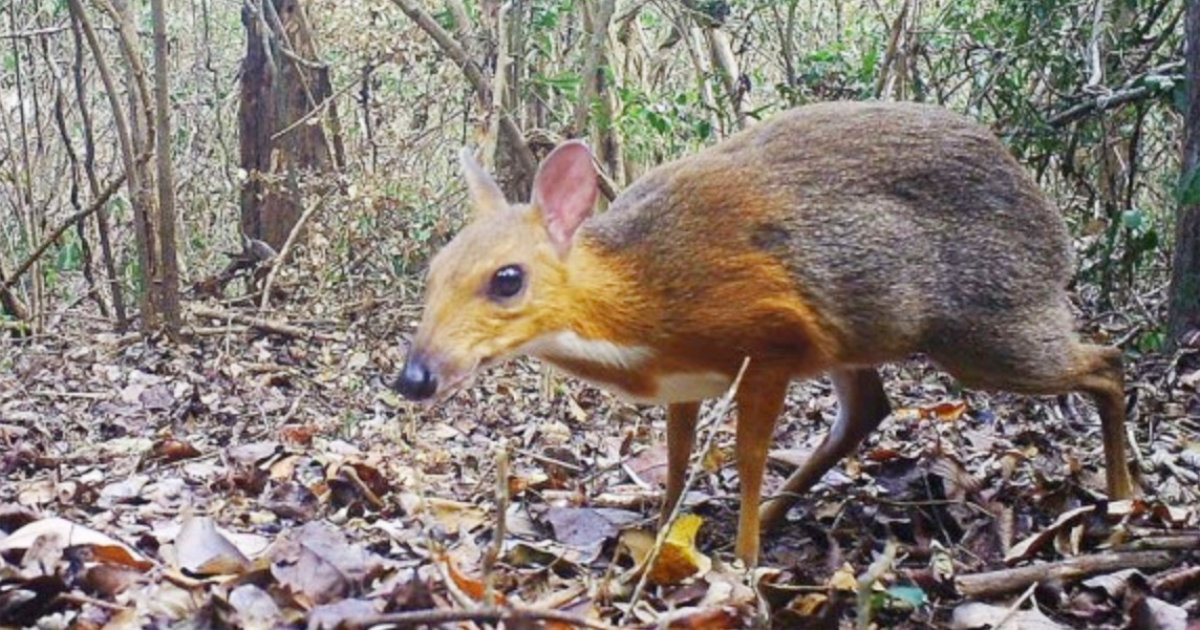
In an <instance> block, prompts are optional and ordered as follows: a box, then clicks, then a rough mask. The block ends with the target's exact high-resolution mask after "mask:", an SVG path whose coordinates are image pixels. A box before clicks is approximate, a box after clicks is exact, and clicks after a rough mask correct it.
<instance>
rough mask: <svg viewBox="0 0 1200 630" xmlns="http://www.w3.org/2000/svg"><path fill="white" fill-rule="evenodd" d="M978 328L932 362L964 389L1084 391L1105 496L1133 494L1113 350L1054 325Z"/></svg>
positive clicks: (1122, 390)
mask: <svg viewBox="0 0 1200 630" xmlns="http://www.w3.org/2000/svg"><path fill="white" fill-rule="evenodd" d="M1042 322H1044V323H1043V325H1041V326H1037V325H1032V326H1031V325H1030V324H1029V323H1025V324H1022V325H1019V326H1006V327H999V326H998V327H994V328H984V329H985V330H989V332H990V334H988V335H987V336H986V339H985V338H984V336H982V335H980V336H977V337H975V339H974V343H970V344H955V347H954V348H951V347H949V346H944V347H943V348H941V349H940V350H939V351H938V352H936V353H931V354H932V356H933V358H934V360H935V361H937V362H938V363H939V364H941V365H942V366H943V367H945V368H946V369H947V370H948V371H949V372H950V373H951V374H953V375H954V376H955V377H956V378H958V379H959V380H960V381H962V382H963V384H965V385H967V386H969V387H978V388H984V389H1003V390H1008V391H1012V392H1017V393H1024V394H1064V393H1067V392H1072V391H1078V392H1086V393H1087V394H1089V395H1090V396H1091V397H1092V399H1093V400H1095V402H1096V408H1097V411H1098V412H1099V414H1100V427H1101V434H1102V436H1103V440H1104V466H1105V468H1104V471H1105V479H1106V481H1107V486H1108V496H1109V498H1111V499H1128V498H1132V497H1133V495H1134V484H1133V478H1132V477H1131V475H1130V473H1129V460H1128V455H1127V451H1126V447H1125V439H1126V438H1125V379H1124V376H1123V374H1122V369H1121V352H1120V351H1119V350H1117V349H1116V348H1108V347H1104V346H1096V345H1090V344H1084V343H1080V342H1079V341H1077V340H1076V339H1075V337H1074V336H1073V335H1072V334H1070V333H1069V332H1063V329H1062V328H1061V327H1058V326H1055V325H1054V318H1046V319H1045V320H1042Z"/></svg>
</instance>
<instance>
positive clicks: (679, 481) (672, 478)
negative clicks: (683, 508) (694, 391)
mask: <svg viewBox="0 0 1200 630" xmlns="http://www.w3.org/2000/svg"><path fill="white" fill-rule="evenodd" d="M699 415H700V403H698V402H686V403H674V404H671V405H668V406H667V497H666V499H665V500H664V501H663V506H662V515H661V516H660V517H659V519H658V520H659V525H666V523H667V517H668V516H670V514H671V510H673V509H675V502H676V501H678V500H679V497H680V495H682V494H683V482H684V480H685V479H686V478H687V468H688V460H689V459H690V458H691V456H692V448H693V447H694V446H695V442H696V418H697V417H699Z"/></svg>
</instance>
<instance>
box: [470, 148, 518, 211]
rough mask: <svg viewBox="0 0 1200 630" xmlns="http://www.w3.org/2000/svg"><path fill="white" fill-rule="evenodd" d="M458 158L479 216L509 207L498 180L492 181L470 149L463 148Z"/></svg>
mask: <svg viewBox="0 0 1200 630" xmlns="http://www.w3.org/2000/svg"><path fill="white" fill-rule="evenodd" d="M458 158H459V161H460V162H461V163H462V170H463V178H464V179H466V180H467V191H468V192H469V193H470V194H471V203H473V204H475V210H476V212H477V213H478V214H480V215H483V214H488V213H491V212H495V211H497V210H501V209H503V208H506V207H508V201H507V200H505V199H504V192H503V191H501V190H500V186H498V185H497V184H496V180H494V179H492V176H491V175H488V172H487V171H485V170H483V167H482V166H480V165H479V162H477V161H475V155H474V154H473V153H472V152H471V150H470V149H468V148H467V147H463V150H462V152H461V153H459V154H458Z"/></svg>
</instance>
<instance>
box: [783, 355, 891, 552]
mask: <svg viewBox="0 0 1200 630" xmlns="http://www.w3.org/2000/svg"><path fill="white" fill-rule="evenodd" d="M830 377H831V378H832V380H833V390H834V392H835V393H836V394H837V398H838V416H837V420H836V421H835V422H834V423H833V428H832V429H830V430H829V434H828V435H826V436H825V439H824V440H822V441H821V445H820V446H818V447H817V450H815V451H813V454H812V455H811V456H809V458H808V461H806V462H804V465H803V466H801V467H800V469H799V470H797V471H796V472H795V473H793V474H792V476H791V477H788V479H787V481H785V482H784V483H783V487H782V488H780V490H779V493H778V494H777V495H776V496H775V497H773V498H772V499H771V500H770V501H768V502H767V503H766V504H765V505H763V507H762V511H761V517H762V524H763V528H764V529H768V530H769V529H771V528H772V527H775V526H777V525H779V523H781V522H782V521H783V518H784V516H786V515H787V511H788V509H789V508H791V507H792V505H794V504H795V503H796V499H797V497H798V496H799V495H801V494H803V493H805V492H807V491H808V489H809V488H811V487H812V486H813V484H815V483H817V482H818V481H820V479H821V477H823V476H824V475H825V473H826V472H828V471H829V469H830V468H833V466H834V465H835V464H837V463H838V462H839V461H841V459H842V458H843V457H845V456H846V455H849V454H850V452H851V451H853V450H854V449H856V448H858V445H859V444H860V443H862V441H863V440H864V439H865V438H866V437H867V436H868V435H870V434H871V432H872V431H874V430H875V429H876V428H877V427H878V426H879V423H880V422H881V421H882V420H883V419H884V418H886V417H887V415H888V414H889V413H890V412H891V405H890V404H888V399H887V394H885V393H884V391H883V382H882V381H880V380H879V373H878V372H876V371H875V369H874V368H866V369H861V370H838V371H835V372H833V373H831V374H830Z"/></svg>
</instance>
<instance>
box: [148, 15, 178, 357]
mask: <svg viewBox="0 0 1200 630" xmlns="http://www.w3.org/2000/svg"><path fill="white" fill-rule="evenodd" d="M150 11H151V14H152V20H153V22H154V130H155V133H154V139H155V143H156V144H155V166H156V174H157V175H158V217H157V218H158V221H157V222H156V223H157V225H155V226H154V227H155V228H156V229H157V230H158V239H157V242H158V251H157V252H155V254H156V258H157V260H156V261H155V265H154V271H155V274H154V276H153V277H152V278H150V282H152V283H154V284H155V285H157V287H156V288H157V290H156V291H153V292H151V295H152V296H153V298H154V299H155V300H156V301H157V302H158V304H156V305H155V306H156V308H157V310H158V312H159V314H161V315H162V319H163V324H164V326H165V327H166V331H167V335H168V336H169V337H170V338H172V339H177V338H178V337H179V329H180V315H179V260H178V257H177V256H176V251H175V174H174V172H173V171H172V168H171V117H170V98H171V95H170V93H169V92H168V88H167V18H166V16H165V14H164V12H163V0H150Z"/></svg>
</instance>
